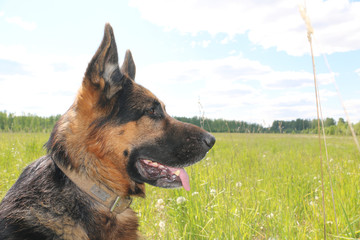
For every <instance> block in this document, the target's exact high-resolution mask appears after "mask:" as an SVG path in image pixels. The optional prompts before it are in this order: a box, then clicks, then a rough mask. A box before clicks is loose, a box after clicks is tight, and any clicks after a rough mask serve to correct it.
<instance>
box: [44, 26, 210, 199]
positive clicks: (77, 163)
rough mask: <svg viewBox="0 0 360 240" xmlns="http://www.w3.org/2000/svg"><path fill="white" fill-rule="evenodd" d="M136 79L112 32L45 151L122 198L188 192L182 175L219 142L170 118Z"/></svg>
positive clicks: (129, 58)
mask: <svg viewBox="0 0 360 240" xmlns="http://www.w3.org/2000/svg"><path fill="white" fill-rule="evenodd" d="M135 74H136V67H135V63H134V60H133V57H132V54H131V52H130V51H129V50H128V51H127V52H126V54H125V59H124V61H123V64H122V66H121V67H120V66H119V64H118V53H117V47H116V43H115V38H114V34H113V30H112V28H111V26H110V25H109V24H107V25H106V26H105V33H104V38H103V40H102V43H101V45H100V47H99V49H98V50H97V52H96V53H95V55H94V57H93V58H92V60H91V62H90V63H89V65H88V68H87V70H86V73H85V76H84V79H83V82H82V86H81V88H80V90H79V92H78V95H77V98H76V100H75V102H74V104H73V105H72V106H71V108H70V109H69V110H68V111H67V113H65V114H64V115H63V116H62V118H61V119H60V121H59V122H58V123H57V125H56V126H55V128H54V130H53V133H52V135H51V137H50V140H49V142H48V145H47V147H48V149H49V151H50V152H51V153H52V154H53V157H57V158H61V159H62V160H61V159H60V160H59V161H63V162H62V164H64V165H65V166H69V165H70V167H71V168H74V169H75V170H76V171H79V172H84V173H86V174H88V175H89V176H90V177H92V178H94V179H97V180H98V181H100V182H102V183H104V184H105V185H107V186H108V187H109V188H111V189H114V190H115V191H117V192H120V193H122V194H123V195H126V194H133V195H134V194H135V195H136V194H138V195H142V194H143V193H144V183H148V184H151V185H154V186H158V187H164V188H174V187H181V186H183V187H184V188H185V189H186V190H189V188H190V187H189V178H188V176H187V174H186V171H185V170H184V167H186V166H189V165H191V164H194V163H196V162H197V161H199V160H201V159H202V158H203V157H204V156H205V155H206V153H207V152H208V151H209V150H210V149H211V148H212V146H213V145H214V143H215V138H214V137H213V136H212V135H211V134H209V133H208V132H206V131H204V130H203V129H201V128H199V127H197V126H194V125H191V124H187V123H183V122H180V121H177V120H175V119H174V118H172V117H170V116H169V115H168V114H167V113H166V110H165V105H164V103H163V102H161V101H160V100H159V99H158V98H157V97H156V96H155V95H154V94H153V93H151V92H150V91H149V90H147V89H146V88H144V87H142V86H141V85H139V84H137V83H136V82H135V81H134V80H135Z"/></svg>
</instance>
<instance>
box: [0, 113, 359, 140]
mask: <svg viewBox="0 0 360 240" xmlns="http://www.w3.org/2000/svg"><path fill="white" fill-rule="evenodd" d="M60 116H61V115H56V116H50V117H39V116H36V115H32V114H27V115H25V114H23V115H21V116H16V115H15V114H13V113H7V112H6V111H3V112H1V111H0V131H2V132H51V130H52V128H53V127H54V125H55V123H56V122H57V121H58V120H59V118H60ZM175 119H177V120H179V121H182V122H187V123H191V124H194V125H197V126H199V127H202V128H204V129H205V130H207V131H210V132H230V133H310V134H315V133H317V125H318V123H317V120H315V119H313V120H309V119H300V118H298V119H296V120H291V121H283V120H275V121H273V123H272V125H271V126H270V127H264V126H262V125H260V124H257V123H248V122H245V121H235V120H225V119H204V118H199V117H192V118H188V117H175ZM324 126H325V132H326V134H327V135H350V134H351V132H350V129H349V126H348V123H347V122H345V121H344V119H343V118H339V119H338V121H335V119H333V118H326V119H325V120H324ZM353 128H354V130H355V132H356V134H358V135H360V122H359V123H357V124H354V125H353Z"/></svg>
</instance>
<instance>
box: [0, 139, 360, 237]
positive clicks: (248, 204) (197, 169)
mask: <svg viewBox="0 0 360 240" xmlns="http://www.w3.org/2000/svg"><path fill="white" fill-rule="evenodd" d="M47 138H48V135H46V134H20V133H19V134H17V133H16V134H11V133H0V198H2V197H3V196H4V194H5V193H6V191H7V190H8V189H9V188H10V187H11V185H12V184H13V183H14V181H15V180H16V178H17V177H18V175H19V174H20V172H21V170H22V169H23V167H24V166H25V165H27V164H28V163H29V162H31V161H33V160H34V159H36V158H38V157H39V156H41V155H43V154H44V150H42V149H41V147H42V145H43V144H44V143H45V142H46V140H47ZM216 138H217V142H216V144H215V147H214V148H213V150H211V151H210V152H209V153H208V155H207V156H206V158H205V159H204V160H203V161H201V162H199V163H197V164H196V165H194V166H191V167H188V168H187V172H188V174H189V176H190V185H191V191H190V192H186V191H185V190H183V189H176V190H167V189H160V188H155V187H152V186H147V197H146V199H134V203H133V205H132V208H133V209H134V210H135V211H136V212H138V215H139V219H140V231H141V232H142V233H143V235H144V236H145V237H146V238H147V239H323V217H322V194H321V182H320V180H321V178H320V160H319V146H318V139H317V137H316V136H314V135H270V134H216ZM327 142H328V149H329V156H330V159H331V160H330V162H329V164H330V171H331V177H332V180H331V181H332V183H333V188H334V194H335V207H336V213H337V218H338V229H339V232H338V234H337V233H336V224H335V218H334V210H333V204H332V200H331V191H330V184H329V182H330V175H329V173H328V171H327V165H325V166H324V184H325V206H326V215H327V219H326V221H327V223H326V229H327V238H328V239H357V238H360V154H359V152H357V150H356V147H355V146H354V143H353V141H352V139H351V138H348V137H330V138H328V139H327ZM324 161H325V163H326V159H325V158H324ZM159 199H161V200H159ZM181 200H182V201H181Z"/></svg>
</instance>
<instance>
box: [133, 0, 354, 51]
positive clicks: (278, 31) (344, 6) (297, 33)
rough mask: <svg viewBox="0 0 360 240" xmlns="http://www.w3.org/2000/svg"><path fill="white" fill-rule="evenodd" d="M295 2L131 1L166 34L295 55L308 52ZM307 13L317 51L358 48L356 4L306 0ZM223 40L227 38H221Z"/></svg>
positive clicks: (332, 0)
mask: <svg viewBox="0 0 360 240" xmlns="http://www.w3.org/2000/svg"><path fill="white" fill-rule="evenodd" d="M298 4H303V1H302V0H297V1H287V0H274V1H258V0H256V1H254V0H244V1H234V0H227V1H206V0H200V1H189V0H188V1H183V0H174V1H166V0H156V1H151V2H150V1H146V0H131V1H130V6H133V7H136V8H138V9H139V11H140V12H141V15H142V17H143V18H145V19H147V20H149V21H151V22H153V23H154V24H157V25H159V26H162V27H164V28H165V29H167V30H171V29H176V30H178V31H180V32H181V33H190V34H192V35H195V34H197V33H199V32H202V31H206V32H209V33H210V34H212V35H216V34H218V33H226V34H227V35H228V37H229V38H233V37H234V36H235V35H237V34H247V35H248V37H249V40H250V41H251V42H253V43H255V44H257V45H261V46H262V47H264V48H270V47H275V48H276V49H277V50H278V51H285V52H287V53H288V54H290V55H295V56H299V55H304V54H307V53H309V44H308V42H307V37H306V29H305V24H304V22H303V20H302V19H301V17H300V14H299V10H298ZM159 6H161V7H159ZM307 11H308V14H309V16H310V19H311V21H312V25H313V27H314V29H315V38H316V39H317V41H318V42H319V43H320V44H319V46H318V47H317V48H316V49H315V50H316V52H318V51H319V49H320V48H321V50H322V52H323V53H328V54H330V53H334V52H346V51H351V50H356V49H360V14H358V13H359V12H360V2H349V1H348V0H336V1H335V0H331V1H324V0H311V1H307ZM185 13H186V17H184V14H185ZM227 42H228V39H227V38H224V39H223V40H222V43H227Z"/></svg>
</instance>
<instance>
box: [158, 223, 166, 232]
mask: <svg viewBox="0 0 360 240" xmlns="http://www.w3.org/2000/svg"><path fill="white" fill-rule="evenodd" d="M159 227H160V231H164V230H165V222H164V221H160V222H159Z"/></svg>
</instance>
